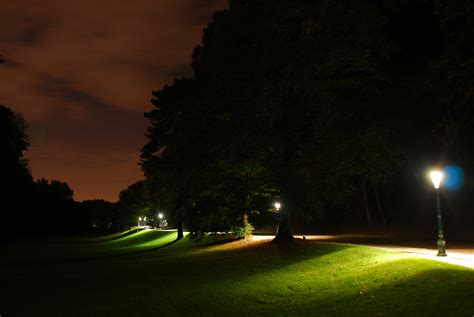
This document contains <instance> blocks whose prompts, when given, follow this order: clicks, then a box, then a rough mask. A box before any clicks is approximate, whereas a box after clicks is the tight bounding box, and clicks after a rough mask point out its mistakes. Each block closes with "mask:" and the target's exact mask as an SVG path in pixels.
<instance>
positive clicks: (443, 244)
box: [430, 171, 447, 256]
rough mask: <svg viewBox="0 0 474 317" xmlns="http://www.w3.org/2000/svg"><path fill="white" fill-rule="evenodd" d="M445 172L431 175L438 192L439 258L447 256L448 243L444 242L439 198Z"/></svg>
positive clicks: (434, 172)
mask: <svg viewBox="0 0 474 317" xmlns="http://www.w3.org/2000/svg"><path fill="white" fill-rule="evenodd" d="M443 176H444V175H443V172H441V171H432V172H431V173H430V177H431V181H432V182H433V185H434V188H435V190H436V211H437V213H438V256H446V255H447V254H446V241H444V232H443V221H442V218H441V202H440V198H439V187H440V185H441V181H442V180H443Z"/></svg>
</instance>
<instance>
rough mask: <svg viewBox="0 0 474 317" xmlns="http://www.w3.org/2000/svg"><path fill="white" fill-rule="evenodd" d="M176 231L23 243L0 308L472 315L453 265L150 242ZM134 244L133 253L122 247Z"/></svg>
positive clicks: (310, 248)
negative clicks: (21, 255)
mask: <svg viewBox="0 0 474 317" xmlns="http://www.w3.org/2000/svg"><path fill="white" fill-rule="evenodd" d="M174 236H175V234H174V233H162V232H153V231H147V232H141V233H139V234H131V235H122V236H118V237H114V238H111V239H104V238H102V240H97V241H95V242H94V241H93V240H88V241H83V242H82V243H81V242H80V241H75V242H74V244H68V243H62V244H58V243H56V244H55V245H54V246H55V248H53V245H52V244H48V245H46V246H45V245H32V246H29V247H28V246H26V245H25V246H22V249H23V251H25V252H27V254H29V256H30V259H31V260H28V261H26V260H22V261H25V262H19V258H18V256H16V257H14V256H10V257H7V259H8V260H7V261H3V262H2V264H1V266H0V269H1V273H0V279H1V280H0V282H1V285H2V292H5V291H7V293H5V294H3V295H2V297H1V301H0V314H2V315H5V316H14V315H23V316H33V315H35V316H38V315H44V316H56V315H67V316H70V315H73V316H76V315H77V316H90V315H114V316H124V315H125V316H126V315H137V316H140V315H158V314H160V315H193V316H194V315H203V316H213V315H220V316H222V315H228V316H253V315H273V316H284V315H310V316H314V315H321V316H326V315H348V316H349V315H351V316H360V315H369V316H371V315H373V316H377V315H379V314H381V315H383V316H385V315H400V314H406V315H426V316H446V315H459V316H471V315H472V314H473V313H474V302H473V301H472V298H474V271H472V270H468V269H464V268H461V267H456V266H452V265H448V264H442V263H438V262H434V261H429V260H423V259H414V258H409V257H407V256H404V255H401V254H395V253H387V252H384V251H380V250H375V249H371V248H366V247H354V246H349V245H341V244H318V243H312V242H304V243H303V242H302V243H300V244H298V245H297V246H296V247H294V248H282V247H278V246H275V245H271V244H265V243H260V244H249V245H247V244H246V243H245V242H236V243H231V244H227V245H219V246H205V245H195V244H193V243H190V242H189V241H187V240H186V239H185V240H184V241H180V242H177V243H174V244H171V245H168V246H167V247H165V248H161V249H156V248H157V247H159V246H160V245H166V244H167V243H169V242H170V241H172V240H173V238H174ZM40 246H41V247H42V248H40V250H41V252H39V251H38V248H39V247H40ZM17 247H18V246H17ZM152 248H154V249H155V250H154V251H152V252H141V251H146V250H150V249H152ZM52 250H54V252H52V253H42V252H46V251H48V252H51V251H52ZM137 251H140V252H141V253H134V254H130V253H131V252H132V253H133V252H137ZM72 253H76V257H75V258H71V257H70V256H71V254H72ZM125 253H128V254H130V255H128V256H127V255H124V254H125ZM64 254H66V255H67V256H64ZM99 254H101V257H98V255H99ZM46 258H48V259H49V260H50V261H45V259H46ZM31 261H33V262H31ZM19 263H21V264H19ZM32 264H33V265H32ZM33 313H34V314H33Z"/></svg>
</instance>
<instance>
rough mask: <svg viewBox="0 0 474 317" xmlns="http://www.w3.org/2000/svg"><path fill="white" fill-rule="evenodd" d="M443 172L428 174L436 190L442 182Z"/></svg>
mask: <svg viewBox="0 0 474 317" xmlns="http://www.w3.org/2000/svg"><path fill="white" fill-rule="evenodd" d="M443 176H444V175H443V172H441V171H437V170H435V171H431V173H430V177H431V181H432V182H433V186H434V188H436V189H438V188H439V186H440V185H441V181H442V180H443Z"/></svg>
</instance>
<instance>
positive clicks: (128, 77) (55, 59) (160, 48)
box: [0, 0, 227, 201]
mask: <svg viewBox="0 0 474 317" xmlns="http://www.w3.org/2000/svg"><path fill="white" fill-rule="evenodd" d="M226 4H227V1H226V0H137V1H121V0H101V1H95V0H74V1H73V0H28V1H25V0H23V1H22V0H20V1H2V8H1V10H0V53H1V54H2V55H3V57H4V58H5V59H6V60H7V63H6V64H4V65H2V70H1V78H2V85H1V87H2V90H1V91H0V104H3V105H5V106H7V107H10V108H12V109H13V110H15V111H17V112H20V113H22V114H23V115H24V117H25V119H26V121H27V122H28V123H29V125H30V141H31V148H30V150H29V151H28V153H27V157H28V159H29V164H30V167H31V170H32V174H33V177H34V178H40V177H45V178H47V179H57V180H61V181H65V182H67V183H68V184H69V185H70V186H71V187H72V189H73V190H74V193H75V195H74V197H75V199H76V200H85V199H94V198H103V199H106V200H110V201H116V200H117V199H118V193H119V192H120V190H122V189H124V188H126V187H127V186H128V185H130V184H132V183H133V182H134V181H136V180H139V179H141V178H142V173H141V171H140V168H139V166H138V165H137V164H138V161H139V155H140V148H141V147H142V146H143V145H144V143H145V137H144V134H145V132H146V128H147V125H148V122H147V120H146V119H145V118H144V117H143V112H144V111H147V110H150V109H151V105H150V102H149V100H150V98H151V91H152V90H156V89H159V88H161V86H163V85H164V84H166V83H170V82H171V81H172V80H173V78H174V77H179V76H183V75H186V74H189V73H190V67H189V64H190V58H191V52H192V49H193V47H194V46H196V45H197V44H199V42H200V37H201V34H202V29H203V28H204V27H205V26H206V24H207V22H208V21H209V18H210V17H211V15H212V13H213V12H214V11H215V10H218V9H222V8H224V7H225V6H226Z"/></svg>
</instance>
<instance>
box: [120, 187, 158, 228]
mask: <svg viewBox="0 0 474 317" xmlns="http://www.w3.org/2000/svg"><path fill="white" fill-rule="evenodd" d="M154 206H155V204H154V203H153V201H152V198H151V195H150V192H149V184H148V183H147V182H146V181H143V180H142V181H138V182H135V183H133V184H132V185H130V186H129V187H128V188H127V189H124V190H123V191H121V192H120V195H119V201H118V203H117V215H116V216H115V217H114V218H115V222H116V225H118V226H119V227H120V228H122V229H124V228H126V227H131V226H133V225H136V224H137V220H138V217H144V216H147V217H148V218H149V219H151V218H152V217H156V214H153V210H154V209H155V208H154Z"/></svg>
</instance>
